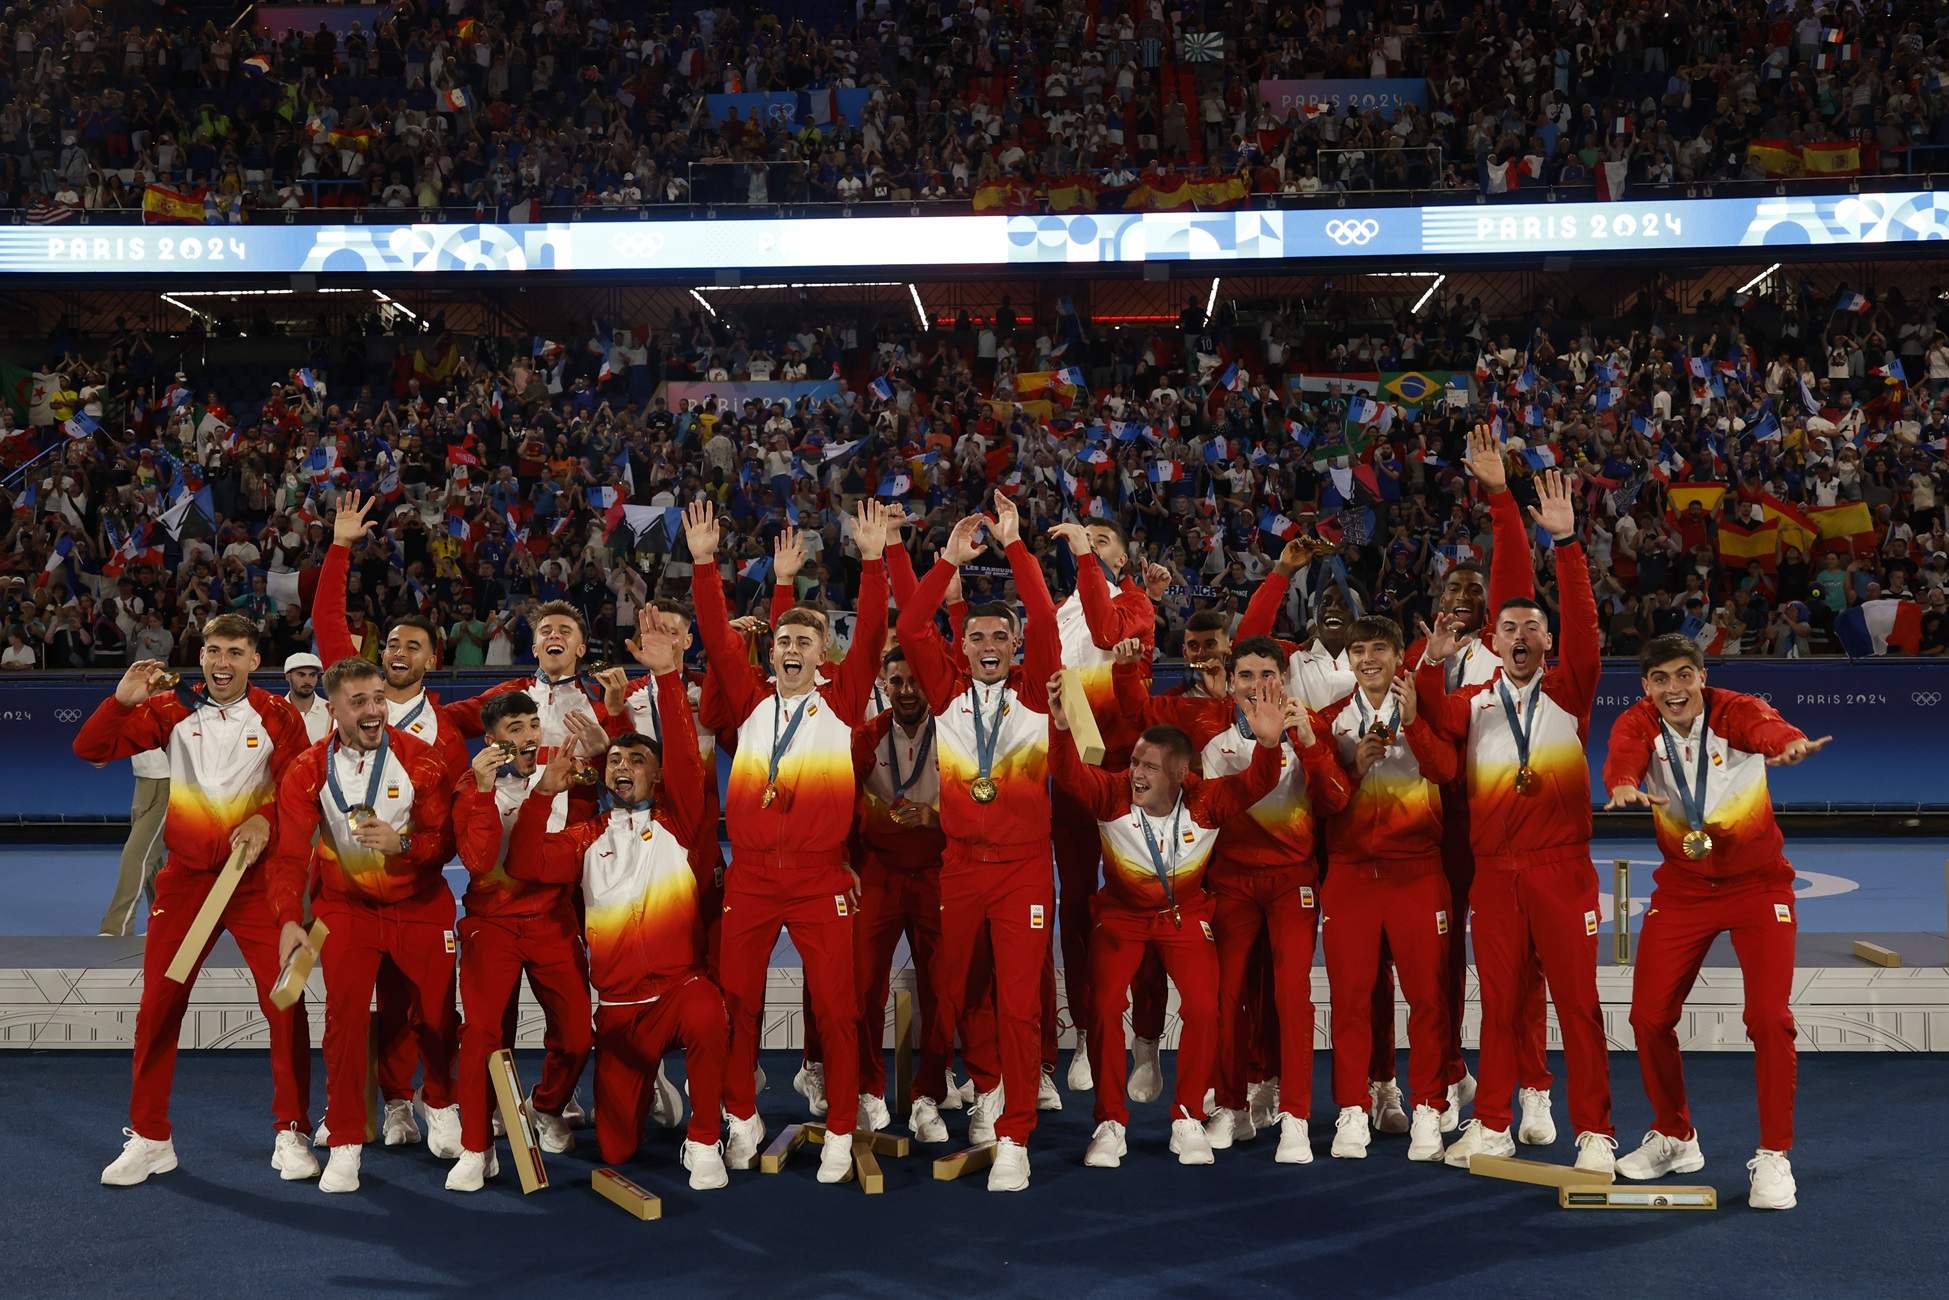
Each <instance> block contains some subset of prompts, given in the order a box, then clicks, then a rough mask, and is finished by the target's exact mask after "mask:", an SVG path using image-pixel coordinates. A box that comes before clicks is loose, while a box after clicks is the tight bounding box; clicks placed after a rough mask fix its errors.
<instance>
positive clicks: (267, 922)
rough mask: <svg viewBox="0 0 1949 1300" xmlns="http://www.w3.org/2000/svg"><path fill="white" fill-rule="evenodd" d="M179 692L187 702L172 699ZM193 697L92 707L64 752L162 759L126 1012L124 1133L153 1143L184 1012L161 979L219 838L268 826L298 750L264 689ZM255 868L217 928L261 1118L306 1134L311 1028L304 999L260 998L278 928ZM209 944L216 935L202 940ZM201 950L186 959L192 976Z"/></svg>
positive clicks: (290, 717)
mask: <svg viewBox="0 0 1949 1300" xmlns="http://www.w3.org/2000/svg"><path fill="white" fill-rule="evenodd" d="M186 693H187V694H189V695H190V698H191V699H192V700H194V701H196V702H197V703H196V707H195V708H194V709H192V708H191V707H190V705H188V704H185V703H184V702H183V699H182V696H183V695H184V694H186ZM202 701H203V696H202V695H201V693H200V692H181V691H178V692H163V693H160V694H157V695H152V696H150V697H149V698H148V699H147V700H144V701H143V702H142V703H141V704H138V705H136V706H135V707H134V708H129V707H127V706H125V705H122V704H119V703H117V702H116V701H115V699H114V697H113V696H110V697H109V698H108V699H106V700H103V701H102V702H101V704H100V705H98V706H97V707H96V709H95V711H94V713H92V714H90V715H89V718H88V720H87V721H86V722H84V723H82V724H81V730H80V731H78V732H76V733H75V738H74V752H75V756H76V757H77V758H80V759H82V760H83V761H84V762H89V763H109V762H113V761H115V760H116V759H122V758H130V757H132V756H134V755H136V754H139V753H141V752H142V751H143V750H145V749H166V750H167V751H168V753H169V810H168V812H167V813H165V814H164V817H163V827H162V835H163V843H164V844H165V845H166V846H167V847H168V850H169V856H168V859H167V860H166V861H165V862H164V863H163V868H162V870H161V871H159V872H158V873H156V884H155V900H154V902H153V903H152V904H151V906H150V908H149V937H148V941H147V942H146V943H145V944H144V945H143V949H142V1000H141V1002H140V1003H139V1004H138V1006H137V1008H136V1013H135V1050H134V1057H133V1060H132V1062H131V1070H130V1076H131V1077H130V1088H129V1127H130V1128H131V1129H133V1130H135V1132H137V1133H138V1134H140V1135H141V1136H143V1137H145V1138H148V1139H150V1140H151V1141H155V1142H165V1141H168V1140H169V1136H170V1124H169V1093H170V1087H171V1085H172V1083H173V1082H174V1080H175V1077H176V1043H177V1039H178V1037H179V1035H180V1033H181V1031H182V1025H183V1014H184V1013H185V1012H186V1011H188V1010H189V999H190V990H191V988H192V987H193V986H194V985H195V983H196V977H195V975H194V974H193V973H192V975H191V976H190V978H189V979H188V980H186V981H184V982H183V983H181V984H178V983H177V982H176V981H174V980H172V979H169V978H167V977H166V976H165V975H164V974H163V972H164V971H166V970H167V969H168V968H169V964H170V963H171V962H173V961H174V960H175V959H176V949H177V948H179V947H181V946H182V942H183V939H184V937H185V936H187V935H188V933H189V928H190V923H191V922H192V921H194V920H195V919H196V914H197V912H198V911H199V910H201V909H202V906H203V900H204V899H205V898H206V897H208V896H209V892H210V886H211V885H212V884H213V883H215V881H216V877H217V873H218V872H219V871H220V870H221V869H222V867H223V864H224V862H225V861H226V860H228V859H229V857H230V836H231V833H232V832H234V831H235V830H236V829H237V827H239V826H241V825H243V824H244V823H245V822H247V821H249V820H250V819H251V818H252V817H254V816H256V815H257V814H259V813H262V814H263V815H264V816H265V817H266V818H268V819H270V821H271V823H272V831H273V835H275V833H276V824H277V821H278V817H277V811H278V810H277V809H276V807H275V806H274V805H273V803H272V796H273V794H274V792H275V790H276V783H277V780H278V778H279V777H280V776H282V775H283V773H284V772H285V770H286V769H287V768H288V767H290V766H291V764H292V762H293V761H294V760H295V759H296V758H297V757H298V756H299V755H301V754H302V753H303V752H304V749H305V724H304V719H303V718H300V717H299V716H298V713H297V711H296V710H295V709H293V708H292V707H291V706H290V705H289V704H288V703H286V702H285V701H284V700H283V699H281V698H279V697H278V696H275V695H272V694H271V693H270V692H269V691H261V690H258V689H257V688H256V687H252V688H250V689H249V690H247V691H246V692H245V693H244V696H243V698H242V699H240V700H238V701H237V702H236V703H234V704H230V705H227V706H224V707H221V708H220V707H218V706H216V705H214V704H208V703H204V702H202ZM267 880H268V875H267V873H266V870H265V868H264V866H263V865H261V864H260V865H257V866H254V867H253V868H252V869H250V870H249V871H247V872H245V874H244V877H243V879H242V880H241V881H239V882H238V885H237V892H236V893H235V894H233V895H232V896H231V899H230V905H229V906H228V907H226V908H225V909H224V912H223V919H222V922H221V923H220V925H219V927H218V931H219V932H221V931H223V930H228V931H229V932H230V936H231V937H232V938H233V939H235V940H236V941H237V947H238V949H239V950H240V951H241V952H242V953H243V956H244V962H245V964H247V965H248V966H249V967H250V973H251V978H252V979H253V980H254V981H255V982H256V984H257V1005H258V1008H259V1009H260V1010H261V1011H262V1012H263V1013H264V1020H265V1023H266V1024H267V1025H268V1026H269V1027H270V1036H271V1114H272V1118H273V1120H274V1122H275V1125H276V1127H277V1128H279V1129H286V1128H295V1129H297V1130H298V1131H300V1132H304V1133H308V1132H310V1131H311V1116H310V1110H311V1022H310V1020H309V1019H308V1018H307V1017H306V1014H305V1004H304V1000H303V999H302V998H300V999H299V1000H298V1002H297V1003H296V1004H295V1005H293V1006H292V1007H291V1009H290V1010H288V1011H279V1010H278V1009H277V1008H276V1007H274V1006H272V1005H271V1003H270V998H269V993H270V989H271V986H272V985H273V984H275V983H276V982H277V977H278V970H279V965H278V958H277V933H278V932H277V926H276V924H275V923H274V922H273V921H272V919H271V909H270V907H269V906H268V905H267V903H266V898H267V890H266V882H267ZM210 943H211V945H212V946H214V945H215V943H216V934H212V935H211V936H210ZM208 957H209V948H205V949H204V950H203V955H202V956H201V957H199V958H197V963H196V969H197V970H201V969H202V966H203V962H204V960H205V959H207V958H208Z"/></svg>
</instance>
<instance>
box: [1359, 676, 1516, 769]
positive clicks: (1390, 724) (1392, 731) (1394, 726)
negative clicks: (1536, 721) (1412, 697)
mask: <svg viewBox="0 0 1949 1300" xmlns="http://www.w3.org/2000/svg"><path fill="white" fill-rule="evenodd" d="M1353 702H1354V707H1355V708H1356V709H1358V710H1359V711H1360V734H1361V735H1363V736H1365V735H1366V734H1367V733H1368V732H1369V731H1370V730H1371V729H1372V724H1370V723H1369V722H1368V721H1367V719H1368V717H1369V715H1371V716H1373V717H1375V718H1379V717H1380V710H1379V709H1370V708H1368V707H1367V697H1366V696H1365V695H1364V694H1362V693H1361V692H1360V691H1359V690H1355V691H1354V693H1353ZM1385 725H1386V727H1387V738H1388V740H1389V741H1392V740H1393V739H1394V737H1396V736H1398V735H1400V734H1401V705H1400V702H1399V701H1396V702H1395V705H1394V716H1393V717H1391V718H1389V719H1388V720H1387V722H1386V724H1385ZM1520 748H1521V749H1522V752H1523V753H1524V754H1525V755H1527V753H1528V752H1529V744H1528V738H1527V737H1525V738H1524V740H1523V743H1522V745H1521V746H1520Z"/></svg>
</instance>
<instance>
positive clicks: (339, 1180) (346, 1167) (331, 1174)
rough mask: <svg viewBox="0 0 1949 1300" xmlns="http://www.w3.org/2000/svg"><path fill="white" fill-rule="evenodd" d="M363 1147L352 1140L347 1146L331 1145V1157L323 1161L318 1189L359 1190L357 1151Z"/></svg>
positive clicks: (360, 1150) (322, 1190)
mask: <svg viewBox="0 0 1949 1300" xmlns="http://www.w3.org/2000/svg"><path fill="white" fill-rule="evenodd" d="M364 1150H365V1148H364V1147H363V1146H360V1145H359V1144H358V1143H356V1142H354V1143H352V1144H350V1145H348V1146H342V1147H333V1148H332V1158H331V1159H330V1160H327V1161H326V1162H325V1172H324V1173H323V1174H322V1175H320V1176H319V1179H318V1190H319V1191H321V1192H356V1191H358V1190H359V1153H360V1152H362V1151H364Z"/></svg>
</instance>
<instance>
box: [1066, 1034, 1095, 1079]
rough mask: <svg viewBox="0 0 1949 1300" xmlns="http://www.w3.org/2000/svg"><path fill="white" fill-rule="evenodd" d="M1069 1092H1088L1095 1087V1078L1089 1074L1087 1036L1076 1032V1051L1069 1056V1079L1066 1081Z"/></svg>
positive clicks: (1088, 1043) (1088, 1044)
mask: <svg viewBox="0 0 1949 1300" xmlns="http://www.w3.org/2000/svg"><path fill="white" fill-rule="evenodd" d="M1066 1082H1067V1083H1068V1084H1069V1090H1070V1091H1071V1092H1088V1091H1090V1090H1091V1089H1093V1088H1095V1087H1096V1076H1095V1075H1093V1074H1091V1073H1090V1040H1089V1035H1087V1034H1085V1033H1082V1032H1081V1031H1078V1032H1077V1034H1076V1050H1075V1051H1073V1052H1071V1053H1070V1054H1069V1077H1068V1079H1067V1080H1066Z"/></svg>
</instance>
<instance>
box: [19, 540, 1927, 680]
mask: <svg viewBox="0 0 1949 1300" xmlns="http://www.w3.org/2000/svg"><path fill="white" fill-rule="evenodd" d="M48 562H49V563H50V564H52V563H53V561H52V560H50V561H48ZM1834 636H1835V639H1836V640H1838V641H1840V643H1841V649H1843V650H1845V651H1847V655H1848V658H1850V659H1866V658H1868V657H1869V656H1870V655H1885V654H1887V653H1888V652H1889V651H1891V650H1893V651H1895V652H1897V653H1899V654H1911V655H1912V654H1918V653H1920V652H1921V647H1922V607H1921V606H1920V605H1918V604H1916V603H1915V602H1914V601H1912V600H1900V599H1897V598H1895V597H1893V596H1885V597H1883V598H1881V599H1880V600H1864V601H1862V602H1861V603H1860V604H1858V605H1855V606H1853V607H1852V608H1850V609H1849V610H1847V611H1846V612H1845V613H1843V614H1842V615H1841V616H1840V617H1839V618H1837V619H1835V620H1834Z"/></svg>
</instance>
